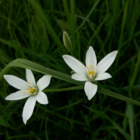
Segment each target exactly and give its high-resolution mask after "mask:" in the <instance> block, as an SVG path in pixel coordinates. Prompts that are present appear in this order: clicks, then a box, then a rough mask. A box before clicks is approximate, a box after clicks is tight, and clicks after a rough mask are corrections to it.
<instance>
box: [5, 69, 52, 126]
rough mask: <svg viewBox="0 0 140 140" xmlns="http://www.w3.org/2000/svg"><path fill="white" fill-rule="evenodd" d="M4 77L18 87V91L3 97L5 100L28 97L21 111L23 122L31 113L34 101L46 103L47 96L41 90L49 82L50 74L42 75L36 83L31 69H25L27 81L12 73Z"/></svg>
mask: <svg viewBox="0 0 140 140" xmlns="http://www.w3.org/2000/svg"><path fill="white" fill-rule="evenodd" d="M4 78H5V80H6V81H7V82H8V83H9V84H10V85H11V86H13V87H15V88H17V89H19V91H17V92H15V93H12V94H10V95H9V96H7V97H6V98H5V99H6V100H20V99H24V98H26V97H29V98H28V99H27V101H26V103H25V105H24V108H23V113H22V118H23V122H24V123H25V124H26V122H27V120H28V119H29V118H30V117H31V115H32V113H33V110H34V107H35V104H36V101H37V102H39V103H40V104H44V105H45V104H48V98H47V96H46V94H45V93H44V92H42V90H43V89H45V88H46V87H47V86H48V85H49V84H50V80H51V76H50V75H44V76H43V77H42V78H40V79H39V80H38V82H37V84H36V82H35V79H34V75H33V73H32V71H31V70H29V69H26V80H27V82H26V81H24V80H22V79H20V78H18V77H16V76H13V75H4Z"/></svg>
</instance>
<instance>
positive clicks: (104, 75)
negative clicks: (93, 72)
mask: <svg viewBox="0 0 140 140" xmlns="http://www.w3.org/2000/svg"><path fill="white" fill-rule="evenodd" d="M111 77H112V76H111V75H110V74H109V73H106V72H105V73H99V74H97V76H96V78H95V79H94V80H105V79H108V78H111Z"/></svg>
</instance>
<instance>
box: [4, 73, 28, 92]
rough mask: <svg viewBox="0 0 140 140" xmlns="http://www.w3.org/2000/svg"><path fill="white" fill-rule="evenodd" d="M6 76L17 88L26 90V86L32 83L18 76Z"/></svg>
mask: <svg viewBox="0 0 140 140" xmlns="http://www.w3.org/2000/svg"><path fill="white" fill-rule="evenodd" d="M4 78H5V80H6V81H7V82H8V83H9V84H10V85H11V86H13V87H15V88H17V89H23V90H24V89H25V88H27V87H30V85H29V84H28V83H27V82H26V81H24V80H22V79H20V78H18V77H16V76H13V75H4Z"/></svg>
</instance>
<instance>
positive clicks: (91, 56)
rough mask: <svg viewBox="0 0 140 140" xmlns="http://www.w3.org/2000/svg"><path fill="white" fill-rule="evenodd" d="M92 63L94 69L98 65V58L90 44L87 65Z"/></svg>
mask: <svg viewBox="0 0 140 140" xmlns="http://www.w3.org/2000/svg"><path fill="white" fill-rule="evenodd" d="M91 64H92V65H93V69H94V68H95V67H96V65H97V59H96V54H95V52H94V50H93V48H92V47H91V46H90V47H89V49H88V51H87V53H86V66H88V67H89V66H90V65H91Z"/></svg>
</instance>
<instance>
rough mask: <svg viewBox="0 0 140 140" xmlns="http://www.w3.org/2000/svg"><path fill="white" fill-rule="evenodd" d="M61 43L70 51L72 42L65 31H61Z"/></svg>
mask: <svg viewBox="0 0 140 140" xmlns="http://www.w3.org/2000/svg"><path fill="white" fill-rule="evenodd" d="M63 43H64V46H65V47H66V49H67V51H68V52H69V53H71V52H72V44H71V40H70V37H69V35H68V33H67V32H65V31H64V32H63Z"/></svg>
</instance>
